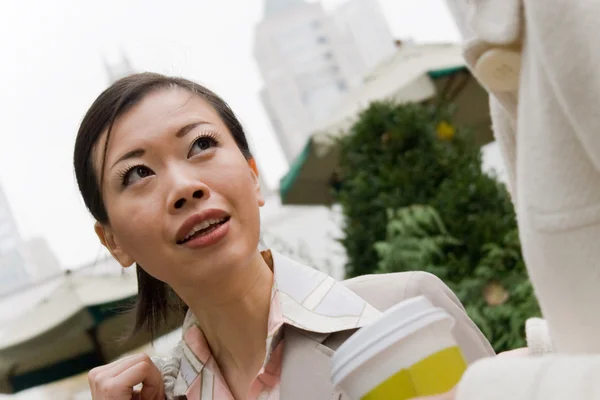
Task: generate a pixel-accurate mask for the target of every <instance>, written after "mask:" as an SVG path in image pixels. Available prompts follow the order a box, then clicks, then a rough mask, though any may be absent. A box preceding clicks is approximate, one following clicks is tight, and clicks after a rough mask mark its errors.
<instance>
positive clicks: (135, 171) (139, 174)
mask: <svg viewBox="0 0 600 400" xmlns="http://www.w3.org/2000/svg"><path fill="white" fill-rule="evenodd" d="M153 174H154V172H152V170H151V169H150V168H148V167H146V166H144V165H138V166H135V167H133V168H131V169H130V170H129V171H127V173H126V174H125V176H124V177H123V186H128V185H131V184H133V183H135V182H137V181H139V180H140V179H143V178H147V177H149V176H150V175H153Z"/></svg>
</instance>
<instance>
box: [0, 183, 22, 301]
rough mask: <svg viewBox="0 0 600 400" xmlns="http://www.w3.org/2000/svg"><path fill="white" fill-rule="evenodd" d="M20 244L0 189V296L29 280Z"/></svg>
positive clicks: (15, 226)
mask: <svg viewBox="0 0 600 400" xmlns="http://www.w3.org/2000/svg"><path fill="white" fill-rule="evenodd" d="M22 243H23V241H22V239H21V235H20V234H19V230H18V229H17V224H16V223H15V220H14V218H13V216H12V212H11V210H10V205H9V203H8V199H7V198H6V195H5V194H4V191H3V190H2V188H1V187H0V294H2V293H4V292H7V291H10V290H12V289H14V288H16V287H18V286H21V285H24V284H26V283H27V281H28V280H29V275H28V274H27V271H26V269H25V260H24V258H23V256H22V254H21V252H20V250H19V246H21V245H22Z"/></svg>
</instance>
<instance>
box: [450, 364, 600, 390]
mask: <svg viewBox="0 0 600 400" xmlns="http://www.w3.org/2000/svg"><path fill="white" fill-rule="evenodd" d="M599 378H600V356H592V355H590V356H568V355H548V356H543V357H530V358H527V357H525V358H491V359H490V358H488V359H482V360H480V361H478V362H476V363H475V364H473V365H472V366H471V367H470V368H469V369H468V370H467V372H466V373H465V376H464V377H463V379H462V381H461V383H460V384H459V387H458V392H457V395H456V400H482V399H485V400H532V399H544V400H564V399H569V400H588V399H598V398H600V379H599ZM492 381H493V383H494V384H493V385H491V384H490V382H492Z"/></svg>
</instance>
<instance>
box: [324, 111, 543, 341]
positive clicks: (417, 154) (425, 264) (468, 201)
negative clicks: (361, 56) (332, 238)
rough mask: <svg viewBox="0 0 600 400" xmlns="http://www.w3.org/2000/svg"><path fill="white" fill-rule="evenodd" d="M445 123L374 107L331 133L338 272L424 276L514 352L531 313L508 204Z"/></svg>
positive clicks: (425, 114)
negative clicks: (340, 250)
mask: <svg viewBox="0 0 600 400" xmlns="http://www.w3.org/2000/svg"><path fill="white" fill-rule="evenodd" d="M450 121H451V113H450V112H449V110H446V109H444V110H440V109H437V108H434V107H432V106H426V105H417V104H409V105H395V104H393V103H386V102H383V103H374V104H372V105H371V106H370V107H369V108H368V109H367V110H366V111H364V112H363V113H362V115H361V116H360V118H359V120H358V122H357V123H356V124H355V125H354V126H353V127H352V128H351V131H350V132H349V134H348V135H347V136H344V137H342V138H341V139H340V143H339V144H340V168H341V177H342V185H341V187H340V188H339V189H338V190H337V191H336V193H335V198H336V200H337V201H338V202H339V203H340V204H341V206H342V209H343V213H344V216H345V221H346V224H345V228H344V230H345V231H344V233H345V235H344V238H343V239H342V240H341V241H342V244H343V245H344V247H345V248H346V251H347V253H348V258H349V261H348V264H347V266H346V273H347V275H348V276H357V275H363V274H368V273H375V272H396V271H407V270H424V271H428V272H432V273H434V274H436V275H437V276H439V277H440V278H441V279H442V280H444V281H445V282H446V283H447V284H448V285H449V286H450V287H451V288H452V289H453V290H454V291H455V293H457V295H458V297H459V298H460V299H461V301H462V302H463V304H465V307H466V308H467V311H468V312H469V315H470V316H471V318H472V319H473V320H474V321H475V322H476V323H477V324H478V325H479V327H480V328H481V329H482V331H483V332H484V333H485V334H486V336H487V337H488V339H489V340H490V341H491V342H492V344H493V345H494V347H495V349H496V350H497V351H502V350H506V349H510V348H514V347H516V346H520V345H522V344H523V325H524V321H525V319H526V318H527V317H531V316H533V315H537V314H539V311H538V308H537V303H536V301H535V297H534V295H533V291H532V289H531V285H530V283H529V281H528V279H527V276H526V271H525V268H524V265H523V260H522V256H521V251H520V244H519V240H518V235H517V233H516V221H515V215H514V211H513V207H512V203H511V201H510V197H509V195H508V193H507V191H506V188H505V187H504V185H503V184H501V183H500V182H498V181H497V180H496V179H495V178H494V177H491V176H489V175H487V174H485V173H484V172H483V171H482V168H481V155H480V150H479V148H478V147H477V146H476V145H475V143H474V141H473V139H472V137H471V136H470V135H469V133H468V132H466V131H464V130H461V129H456V130H455V128H454V127H453V126H452V124H451V123H450ZM440 123H441V125H440ZM505 292H506V293H507V299H506V300H504V301H502V302H501V303H500V304H490V298H492V300H493V298H494V296H495V297H498V293H500V294H503V293H505ZM490 293H492V294H490ZM494 293H495V294H494ZM494 301H495V300H493V301H492V302H494ZM496 302H497V301H496Z"/></svg>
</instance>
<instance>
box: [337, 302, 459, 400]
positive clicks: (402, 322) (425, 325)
mask: <svg viewBox="0 0 600 400" xmlns="http://www.w3.org/2000/svg"><path fill="white" fill-rule="evenodd" d="M453 325H454V319H453V318H452V316H450V314H448V313H447V312H446V311H445V310H443V309H442V308H439V307H434V306H433V304H431V302H430V301H429V300H428V299H427V298H425V297H424V296H419V297H415V298H412V299H409V300H405V301H403V302H402V303H400V304H397V305H396V306H394V307H392V308H391V309H389V310H387V311H386V312H385V313H383V314H382V315H381V317H379V318H378V319H377V320H375V321H374V322H373V323H371V324H369V325H367V326H365V327H363V328H362V329H360V330H358V331H357V332H356V333H355V334H354V335H352V336H351V337H350V338H349V339H348V340H347V341H346V342H345V343H344V344H343V345H342V346H340V348H339V349H338V350H337V351H336V353H335V354H334V356H333V358H332V381H333V383H334V385H336V386H338V387H339V388H340V389H341V390H342V391H343V392H344V393H346V395H348V396H349V397H350V398H351V399H353V400H359V399H360V400H388V399H394V400H405V399H410V398H413V397H418V396H428V395H433V394H440V393H444V392H446V391H448V390H450V389H452V388H453V387H454V386H455V385H456V384H457V383H458V381H459V380H460V377H461V376H462V374H463V372H464V371H465V369H466V363H465V360H464V357H463V355H462V353H461V351H460V349H459V347H458V345H457V344H456V341H455V340H454V337H453V336H452V326H453Z"/></svg>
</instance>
